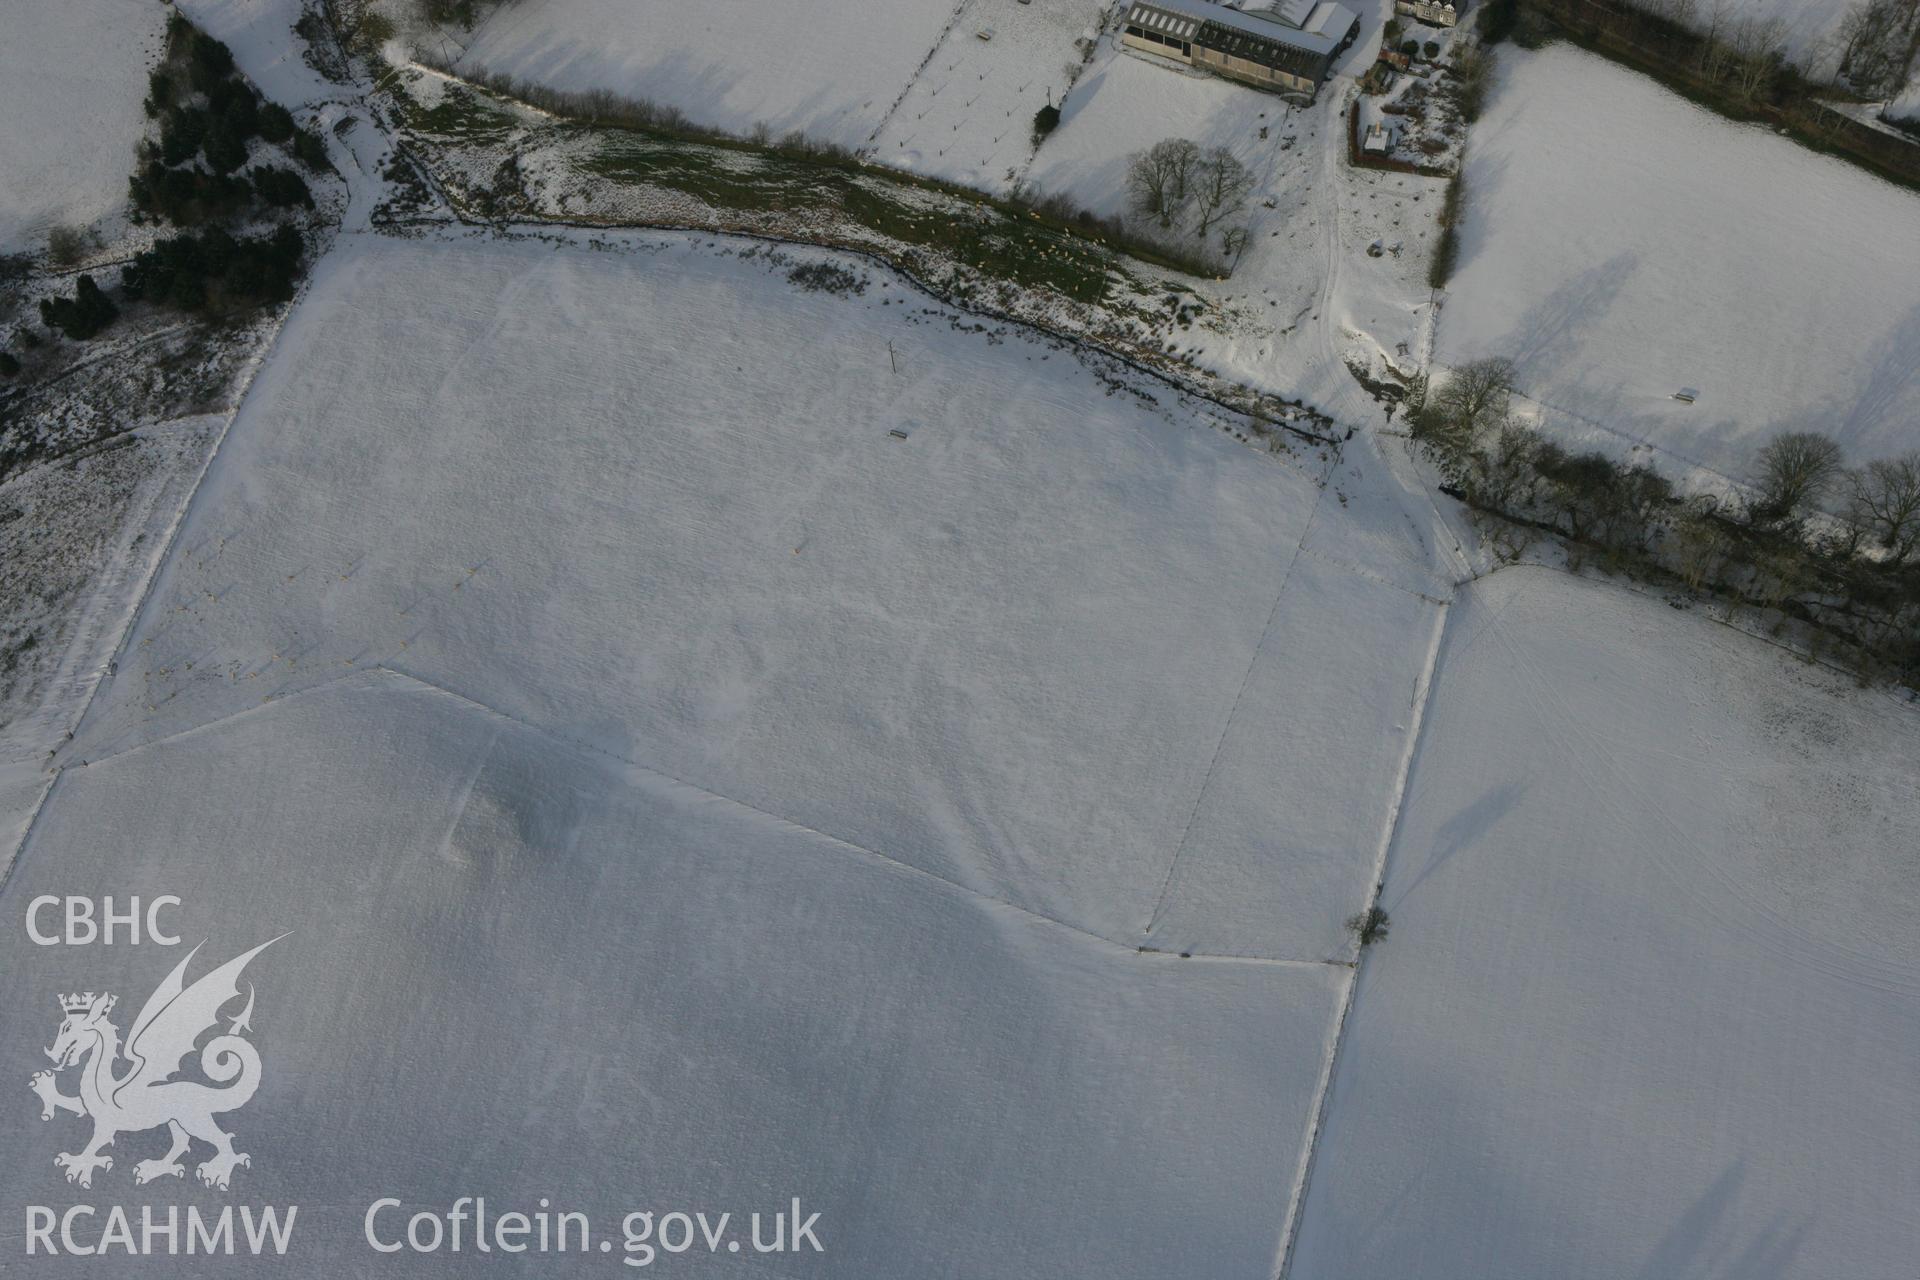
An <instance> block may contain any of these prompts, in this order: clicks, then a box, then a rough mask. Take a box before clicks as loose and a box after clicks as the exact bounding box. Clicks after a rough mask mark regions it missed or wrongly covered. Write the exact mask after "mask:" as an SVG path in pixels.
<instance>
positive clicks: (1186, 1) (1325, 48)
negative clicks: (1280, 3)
mask: <svg viewBox="0 0 1920 1280" xmlns="http://www.w3.org/2000/svg"><path fill="white" fill-rule="evenodd" d="M1301 4H1304V5H1305V6H1306V8H1307V11H1308V12H1307V14H1306V16H1305V17H1304V18H1303V19H1302V20H1303V21H1305V22H1307V23H1310V24H1311V23H1314V22H1315V19H1316V18H1319V19H1320V22H1319V24H1318V25H1316V26H1314V27H1313V28H1312V29H1302V28H1300V27H1296V26H1293V25H1291V24H1289V23H1287V22H1284V21H1282V20H1281V18H1280V16H1279V13H1278V11H1276V10H1271V9H1264V10H1242V9H1233V8H1229V7H1227V6H1226V5H1223V4H1214V3H1212V0H1137V2H1136V3H1135V4H1134V5H1133V6H1132V7H1131V8H1130V9H1129V10H1128V13H1127V21H1128V22H1131V23H1134V24H1137V25H1139V26H1143V27H1147V28H1148V29H1150V30H1154V31H1159V32H1161V33H1163V34H1166V35H1172V36H1177V37H1178V38H1180V39H1182V40H1186V39H1191V38H1192V33H1193V32H1194V31H1196V30H1198V27H1199V24H1201V23H1206V22H1212V23H1217V24H1218V25H1220V26H1222V27H1226V28H1227V29H1229V30H1232V31H1238V32H1242V33H1244V34H1246V35H1250V36H1254V37H1256V38H1257V39H1261V40H1269V41H1275V42H1278V43H1281V44H1286V45H1289V46H1291V47H1293V48H1295V49H1299V50H1302V51H1303V52H1306V53H1315V54H1330V53H1332V52H1333V51H1334V49H1336V48H1337V47H1338V46H1339V44H1340V41H1342V40H1343V39H1345V38H1346V35H1347V32H1348V31H1350V30H1352V28H1353V26H1354V24H1355V23H1357V22H1359V18H1357V17H1356V16H1355V15H1354V13H1353V11H1352V10H1350V9H1347V8H1345V7H1344V6H1341V5H1338V4H1333V3H1331V0H1327V2H1324V3H1321V4H1319V5H1317V6H1316V5H1315V4H1314V0H1285V5H1286V6H1287V7H1289V8H1298V7H1299V6H1300V5H1301ZM1321 10H1333V11H1336V12H1334V13H1329V14H1326V15H1324V16H1322V15H1321V13H1320V11H1321ZM1156 11H1157V16H1159V17H1161V18H1162V19H1163V20H1164V21H1165V22H1167V23H1179V22H1180V21H1181V20H1191V23H1192V25H1191V26H1189V27H1188V28H1187V30H1186V31H1184V32H1183V31H1176V30H1174V29H1172V26H1171V25H1159V26H1156V25H1154V23H1153V21H1152V19H1153V18H1154V17H1155V16H1156ZM1340 15H1345V17H1346V21H1345V22H1344V23H1341V22H1340V21H1338V18H1339V16H1340Z"/></svg>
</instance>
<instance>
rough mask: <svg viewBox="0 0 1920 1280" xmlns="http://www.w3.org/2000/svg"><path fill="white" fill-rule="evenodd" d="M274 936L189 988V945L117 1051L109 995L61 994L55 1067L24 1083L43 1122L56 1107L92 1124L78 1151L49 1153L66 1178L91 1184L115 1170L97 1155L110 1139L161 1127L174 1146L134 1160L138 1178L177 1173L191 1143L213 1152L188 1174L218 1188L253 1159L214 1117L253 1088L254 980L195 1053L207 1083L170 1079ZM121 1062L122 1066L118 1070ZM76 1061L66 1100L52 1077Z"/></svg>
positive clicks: (256, 1057)
mask: <svg viewBox="0 0 1920 1280" xmlns="http://www.w3.org/2000/svg"><path fill="white" fill-rule="evenodd" d="M285 936H286V935H285V934H282V935H281V937H285ZM278 941H280V938H273V939H270V940H269V941H266V942H263V943H261V944H260V945H259V946H257V947H255V948H254V949H253V950H251V951H248V952H246V953H244V954H242V955H239V956H235V957H234V958H233V959H231V960H229V961H227V962H226V963H225V964H223V965H221V966H220V967H219V968H217V969H215V970H213V971H212V972H211V973H208V974H206V975H205V976H203V977H201V978H200V979H199V980H198V981H196V982H195V983H194V984H193V985H192V986H187V985H185V982H184V978H185V975H186V972H187V965H188V964H189V963H190V962H191V961H192V960H193V957H194V956H195V955H196V954H197V953H198V952H199V950H200V948H199V947H195V948H194V949H193V950H192V951H189V952H188V953H187V956H186V959H184V960H182V961H181V962H180V963H179V964H177V965H175V966H174V969H173V972H172V973H169V974H168V975H167V976H166V979H165V980H164V981H162V982H161V984H160V985H159V987H157V988H156V989H155V990H154V993H153V994H152V995H150V996H148V997H147V1002H146V1004H145V1005H143V1006H141V1009H140V1015H139V1016H138V1017H137V1018H135V1019H134V1020H133V1027H132V1029H131V1030H130V1031H129V1032H128V1033H127V1039H126V1045H125V1047H124V1049H123V1048H122V1046H121V1042H120V1029H119V1028H118V1027H116V1026H115V1025H114V1024H113V1023H112V1022H111V1021H109V1019H108V1015H109V1014H111V1013H112V1012H113V1006H114V1004H115V1002H116V997H114V996H112V995H109V994H107V993H106V992H101V993H99V994H98V995H96V994H95V993H93V992H91V991H88V992H85V993H81V994H74V995H66V996H61V997H60V1011H61V1013H62V1014H64V1015H65V1017H64V1020H63V1021H62V1022H61V1023H60V1033H59V1034H58V1035H57V1036H55V1037H54V1040H53V1047H52V1048H50V1049H48V1050H47V1051H46V1054H47V1057H49V1058H51V1059H52V1060H53V1064H54V1066H53V1070H51V1071H40V1072H36V1073H35V1074H34V1076H33V1079H32V1081H31V1084H32V1087H33V1091H34V1092H35V1093H37V1094H39V1095H40V1103H41V1111H40V1118H41V1119H42V1120H51V1119H53V1115H54V1113H55V1112H56V1111H71V1112H72V1113H73V1114H74V1115H77V1116H87V1117H91V1118H92V1120H93V1137H92V1139H91V1140H90V1141H88V1143H87V1144H86V1146H85V1147H83V1148H81V1149H80V1150H79V1151H77V1152H66V1153H62V1154H60V1155H57V1156H55V1157H54V1158H53V1162H54V1164H55V1165H57V1166H59V1167H60V1168H61V1169H64V1170H65V1171H66V1175H67V1181H68V1182H73V1183H78V1184H79V1185H80V1186H83V1187H89V1186H92V1185H93V1173H94V1170H96V1169H111V1168H113V1157H112V1156H108V1155H103V1154H102V1152H103V1151H104V1150H105V1149H106V1148H107V1147H110V1146H112V1145H113V1143H114V1140H115V1139H116V1138H118V1137H119V1136H120V1135H121V1134H123V1133H139V1132H141V1131H143V1130H146V1129H157V1128H159V1127H160V1126H162V1125H165V1126H166V1129H167V1133H168V1135H169V1136H170V1138H171V1140H172V1145H171V1146H170V1147H169V1148H168V1149H167V1153H166V1154H165V1155H163V1156H161V1157H160V1158H159V1159H158V1160H141V1161H139V1162H137V1163H136V1164H135V1165H134V1166H133V1180H134V1182H136V1183H146V1182H151V1181H153V1180H154V1179H155V1178H164V1177H176V1178H177V1177H180V1176H182V1175H183V1174H184V1173H185V1172H186V1168H185V1166H183V1165H182V1164H181V1163H180V1157H181V1156H183V1155H186V1154H187V1150H188V1147H189V1146H190V1145H191V1144H192V1142H193V1141H194V1140H195V1139H198V1140H199V1141H201V1142H204V1143H207V1144H208V1145H210V1146H211V1147H212V1148H213V1156H212V1158H210V1159H209V1160H207V1161H206V1162H205V1163H203V1164H201V1165H200V1166H199V1168H198V1169H196V1170H195V1173H196V1175H197V1176H198V1177H199V1179H200V1181H201V1182H203V1183H205V1184H206V1185H208V1186H210V1187H218V1188H220V1189H221V1190H225V1189H226V1187H227V1184H228V1182H229V1181H230V1180H231V1179H232V1177H233V1171H234V1169H235V1168H236V1167H237V1166H239V1165H243V1164H252V1163H253V1161H252V1159H251V1158H250V1157H249V1156H247V1155H246V1154H245V1153H244V1152H240V1151H235V1150H234V1149H233V1135H231V1134H229V1133H227V1132H226V1131H224V1130H223V1129H221V1128H220V1126H219V1125H217V1124H215V1123H214V1121H213V1118H214V1117H215V1116H217V1115H222V1114H224V1113H226V1112H229V1111H237V1110H239V1109H240V1108H241V1107H243V1106H245V1105H246V1104H247V1102H248V1100H249V1099H251V1098H252V1097H253V1094H254V1091H255V1090H256V1089H258V1088H259V1087H260V1053H259V1051H258V1050H257V1049H255V1048H254V1047H253V1045H252V1044H251V1043H249V1042H248V1041H247V1040H246V1039H245V1038H244V1037H243V1036H242V1035H241V1033H242V1032H243V1031H249V1030H251V1029H252V1026H251V1023H250V1022H249V1019H251V1018H252V1016H253V987H252V985H251V984H249V985H248V987H247V1003H246V1006H245V1007H244V1008H243V1009H241V1011H240V1013H239V1014H238V1016H235V1017H233V1018H231V1019H230V1020H229V1025H228V1027H227V1030H226V1031H225V1032H224V1033H222V1034H218V1035H215V1036H214V1037H213V1038H212V1039H210V1040H208V1041H207V1043H206V1045H205V1046H204V1047H202V1048H201V1049H200V1060H199V1063H200V1072H201V1074H203V1075H204V1076H205V1077H206V1078H207V1079H208V1080H210V1081H212V1082H213V1083H212V1084H204V1083H202V1082H201V1081H199V1080H191V1079H175V1078H174V1077H175V1076H176V1075H178V1074H179V1072H180V1069H181V1064H182V1063H183V1062H184V1061H185V1060H186V1058H187V1056H188V1055H189V1054H191V1053H193V1051H194V1045H195V1042H196V1041H198V1040H199V1039H200V1037H201V1036H203V1035H204V1034H206V1033H207V1032H208V1031H210V1030H217V1029H218V1026H219V1023H220V1021H221V1018H220V1010H221V1009H222V1008H223V1007H224V1006H225V1005H226V1004H228V1002H230V1001H232V1000H235V999H237V998H238V997H239V995H240V974H241V971H242V970H244V969H245V968H246V967H247V962H248V961H250V960H252V959H253V958H254V957H255V956H257V955H259V954H260V953H261V952H262V951H265V950H266V949H267V948H268V947H270V946H272V945H273V944H274V943H275V942H278ZM202 945H205V944H204V943H203V944H202ZM122 1059H124V1060H125V1061H126V1062H127V1063H128V1064H129V1065H128V1066H127V1068H126V1069H125V1070H124V1071H120V1072H116V1069H115V1068H116V1066H117V1064H118V1063H119V1062H120V1061H121V1060H122ZM74 1066H77V1067H79V1068H80V1092H79V1093H78V1094H77V1095H73V1096H69V1095H67V1094H64V1093H61V1092H60V1086H59V1083H58V1076H59V1073H60V1072H63V1071H65V1070H66V1069H67V1068H69V1067H74Z"/></svg>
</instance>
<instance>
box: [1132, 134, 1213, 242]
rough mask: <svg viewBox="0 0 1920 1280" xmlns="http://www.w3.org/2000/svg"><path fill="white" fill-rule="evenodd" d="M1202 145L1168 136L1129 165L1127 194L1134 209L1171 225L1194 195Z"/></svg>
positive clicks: (1145, 215) (1167, 225)
mask: <svg viewBox="0 0 1920 1280" xmlns="http://www.w3.org/2000/svg"><path fill="white" fill-rule="evenodd" d="M1200 159H1201V153H1200V148H1199V147H1197V146H1195V145H1194V144H1193V143H1191V142H1188V141H1187V140H1186V139H1185V138H1166V139H1164V140H1162V141H1160V142H1156V143H1154V144H1153V145H1152V146H1151V147H1148V148H1147V149H1146V150H1145V151H1142V152H1140V153H1139V154H1138V155H1136V156H1134V157H1133V160H1132V162H1131V163H1129V164H1128V165H1127V195H1128V199H1129V201H1130V203H1131V204H1132V205H1133V211H1134V212H1135V213H1137V214H1139V215H1140V216H1141V217H1143V218H1156V219H1158V220H1159V223H1160V225H1161V226H1162V227H1171V226H1172V225H1173V223H1174V219H1176V218H1178V217H1179V216H1180V213H1181V211H1182V210H1184V209H1185V208H1186V206H1187V201H1188V200H1190V199H1191V198H1192V196H1193V183H1194V177H1195V173H1196V171H1197V170H1198V168H1199V165H1200Z"/></svg>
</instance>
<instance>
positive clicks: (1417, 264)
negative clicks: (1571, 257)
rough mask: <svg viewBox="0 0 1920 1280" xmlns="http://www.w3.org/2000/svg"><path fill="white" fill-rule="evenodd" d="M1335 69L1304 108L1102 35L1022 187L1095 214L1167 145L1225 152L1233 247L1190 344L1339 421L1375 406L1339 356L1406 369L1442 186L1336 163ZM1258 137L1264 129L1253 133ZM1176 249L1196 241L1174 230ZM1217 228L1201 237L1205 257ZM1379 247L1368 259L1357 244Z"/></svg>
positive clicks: (1365, 57) (1422, 307)
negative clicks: (1242, 182) (1247, 184)
mask: <svg viewBox="0 0 1920 1280" xmlns="http://www.w3.org/2000/svg"><path fill="white" fill-rule="evenodd" d="M1365 21H1366V23H1367V26H1366V27H1365V28H1364V29H1363V33H1362V37H1361V39H1360V41H1359V42H1358V43H1357V44H1356V45H1355V46H1354V48H1353V49H1352V50H1351V51H1349V53H1348V55H1347V57H1346V59H1345V60H1344V61H1343V63H1342V64H1341V65H1342V67H1343V68H1344V69H1345V70H1346V71H1352V70H1354V69H1356V68H1357V69H1362V70H1363V69H1364V68H1365V67H1366V65H1367V63H1368V62H1369V61H1370V60H1371V59H1372V57H1373V56H1374V51H1375V49H1376V48H1377V44H1378V39H1379V27H1378V25H1376V22H1375V17H1374V15H1371V14H1370V15H1368V17H1367V18H1366V19H1365ZM1351 92H1352V81H1351V80H1350V79H1348V78H1347V77H1346V76H1345V75H1344V74H1343V75H1341V76H1339V77H1336V79H1334V80H1333V81H1332V82H1330V83H1329V84H1328V85H1327V86H1326V87H1325V88H1323V89H1322V91H1321V94H1320V98H1319V100H1318V101H1317V102H1316V103H1315V104H1314V105H1313V106H1312V107H1310V108H1306V109H1301V108H1298V107H1294V106H1291V105H1289V104H1288V103H1287V102H1286V101H1285V100H1283V99H1281V98H1279V97H1278V96H1276V95H1274V94H1269V93H1262V92H1260V91H1259V90H1256V89H1250V88H1246V87H1243V86H1240V85H1236V84H1232V83H1230V82H1228V81H1225V80H1221V79H1218V78H1216V77H1213V76H1208V75H1204V74H1200V73H1185V72H1183V71H1181V70H1178V69H1176V68H1174V67H1172V66H1171V65H1169V64H1165V63H1162V62H1159V61H1155V60H1150V59H1148V58H1147V57H1146V56H1145V55H1140V54H1135V53H1131V52H1128V51H1125V50H1122V49H1120V48H1119V47H1118V46H1117V45H1116V44H1115V43H1114V42H1113V41H1112V40H1111V39H1107V40H1104V41H1103V42H1102V45H1101V49H1100V52H1099V54H1098V55H1097V57H1096V58H1095V60H1094V63H1093V65H1092V66H1091V67H1090V68H1089V70H1088V71H1087V73H1086V74H1085V75H1084V76H1083V77H1082V78H1081V80H1080V81H1079V83H1078V84H1077V85H1076V86H1075V88H1074V91H1073V93H1072V94H1071V95H1070V96H1069V97H1068V99H1067V101H1066V106H1065V108H1064V110H1063V111H1062V113H1061V124H1060V128H1059V130H1058V131H1057V132H1056V133H1055V134H1054V136H1053V137H1051V138H1049V139H1048V140H1047V142H1046V143H1045V145H1043V146H1042V147H1041V148H1040V151H1039V153H1038V154H1037V155H1036V156H1035V158H1034V161H1033V164H1032V166H1031V168H1030V169H1029V170H1028V178H1029V180H1030V181H1031V182H1032V183H1033V185H1034V186H1035V187H1036V188H1037V189H1038V190H1040V191H1041V192H1049V193H1051V192H1058V193H1063V194H1065V195H1067V196H1069V197H1071V198H1072V199H1073V201H1074V202H1075V203H1076V204H1079V205H1082V206H1084V207H1086V208H1089V209H1092V210H1093V211H1094V212H1096V213H1100V214H1103V215H1112V214H1121V213H1125V212H1126V211H1127V189H1126V184H1127V165H1128V162H1129V161H1130V159H1131V158H1132V157H1133V156H1134V155H1136V154H1137V153H1139V152H1141V151H1145V150H1146V149H1147V148H1149V147H1151V146H1153V145H1154V144H1155V143H1156V142H1160V141H1161V140H1163V139H1166V138H1186V139H1189V140H1191V141H1193V142H1195V143H1198V144H1199V145H1200V146H1202V147H1204V148H1209V149H1211V148H1213V147H1225V148H1226V149H1227V150H1229V151H1231V152H1232V153H1233V155H1234V157H1235V158H1236V159H1238V160H1239V161H1240V162H1241V163H1242V164H1244V165H1245V166H1246V167H1247V168H1248V170H1249V171H1250V172H1251V173H1252V175H1253V178H1254V187H1253V192H1252V195H1251V196H1250V198H1249V200H1248V202H1247V208H1246V211H1245V213H1244V214H1242V215H1241V216H1239V217H1237V218H1235V219H1232V220H1229V221H1228V222H1225V223H1223V224H1222V227H1223V228H1224V227H1227V226H1235V225H1241V226H1245V227H1246V229H1247V232H1248V238H1247V243H1246V248H1245V249H1244V251H1243V252H1242V253H1241V254H1240V256H1239V258H1238V260H1237V261H1236V262H1235V264H1234V266H1233V271H1232V274H1231V276H1230V277H1229V278H1228V279H1226V280H1222V281H1203V282H1201V283H1200V284H1199V285H1198V288H1199V289H1200V290H1201V291H1202V292H1204V293H1205V294H1206V295H1207V296H1208V297H1210V298H1212V299H1214V300H1216V301H1217V302H1218V304H1219V313H1218V314H1219V316H1220V323H1218V324H1217V325H1213V326H1208V327H1202V328H1198V329H1196V330H1195V332H1194V333H1193V334H1192V335H1191V342H1192V358H1193V359H1194V360H1195V362H1196V363H1198V364H1200V365H1202V366H1203V367H1206V368H1210V369H1214V370H1218V371H1220V372H1222V373H1225V374H1226V375H1227V376H1230V377H1233V378H1236V379H1240V380H1244V381H1246V382H1248V383H1250V384H1253V385H1257V386H1263V387H1269V388H1284V389H1285V394H1288V395H1295V396H1299V397H1301V398H1302V399H1304V400H1306V401H1307V402H1308V403H1310V404H1313V405H1316V406H1317V407H1319V408H1321V409H1323V410H1325V411H1327V412H1329V413H1331V414H1333V415H1335V416H1336V417H1338V418H1340V419H1341V420H1342V421H1344V422H1348V423H1359V422H1363V421H1367V420H1369V419H1371V418H1372V417H1373V415H1374V414H1375V413H1376V412H1377V410H1376V408H1375V406H1374V405H1373V404H1372V403H1371V402H1370V401H1369V400H1368V399H1367V398H1366V396H1365V395H1364V394H1361V393H1360V388H1359V386H1358V385H1357V384H1356V383H1355V382H1354V381H1353V379H1352V378H1351V377H1350V376H1349V375H1348V373H1347V369H1346V366H1345V363H1344V362H1345V360H1346V359H1347V358H1348V357H1349V356H1352V357H1353V358H1355V359H1356V360H1358V361H1359V362H1360V363H1361V364H1363V365H1365V364H1367V363H1370V362H1372V361H1374V360H1375V359H1376V357H1379V356H1384V357H1385V358H1386V359H1388V360H1391V361H1393V362H1394V363H1395V364H1396V365H1398V366H1399V367H1401V368H1403V369H1410V368H1412V367H1414V366H1416V365H1417V364H1418V363H1419V360H1420V356H1421V354H1422V353H1423V352H1424V349H1425V343H1426V333H1427V326H1428V322H1429V319H1430V315H1431V309H1430V307H1429V306H1428V299H1429V292H1428V289H1427V285H1426V269H1427V259H1428V256H1429V255H1430V253H1431V247H1430V246H1431V243H1432V239H1433V237H1434V235H1435V229H1434V215H1435V214H1436V213H1437V211H1438V209H1439V202H1440V192H1441V182H1440V180H1438V179H1434V178H1422V177H1416V176H1413V175H1408V174H1398V173H1379V172H1373V171H1368V170H1361V169H1354V168H1352V167H1350V166H1349V165H1348V164H1347V131H1346V130H1347V126H1346V117H1345V114H1344V112H1345V109H1346V104H1347V101H1348V100H1349V95H1350V93H1351ZM1263 133H1264V135H1265V136H1262V134H1263ZM1182 234H1183V235H1184V237H1185V238H1184V239H1183V240H1182V241H1181V244H1182V247H1184V248H1187V249H1189V250H1191V249H1193V248H1195V247H1196V242H1195V241H1194V240H1193V238H1192V237H1191V235H1190V234H1186V233H1184V232H1183V233H1182ZM1220 234H1221V232H1220V230H1216V231H1215V232H1213V240H1214V247H1215V248H1218V247H1219V245H1218V241H1219V236H1220ZM1376 244H1377V245H1378V246H1379V250H1380V252H1379V254H1378V256H1374V255H1372V254H1370V252H1369V249H1370V248H1371V247H1372V246H1374V245H1376Z"/></svg>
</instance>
